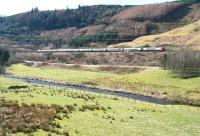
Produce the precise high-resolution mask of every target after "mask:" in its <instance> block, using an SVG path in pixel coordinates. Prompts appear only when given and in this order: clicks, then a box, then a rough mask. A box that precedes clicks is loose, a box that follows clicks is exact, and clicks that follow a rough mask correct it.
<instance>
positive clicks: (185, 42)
mask: <svg viewBox="0 0 200 136" xmlns="http://www.w3.org/2000/svg"><path fill="white" fill-rule="evenodd" d="M199 39H200V20H199V21H196V22H195V23H192V24H190V25H186V26H184V27H180V28H177V29H174V30H171V31H169V32H165V33H163V34H159V35H149V36H143V37H140V38H137V39H136V40H134V41H132V42H127V43H121V44H117V45H112V46H110V47H138V46H161V45H174V46H177V47H191V48H194V49H200V40H199Z"/></svg>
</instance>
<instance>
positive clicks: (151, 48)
mask: <svg viewBox="0 0 200 136" xmlns="http://www.w3.org/2000/svg"><path fill="white" fill-rule="evenodd" d="M137 51H141V52H142V51H143V52H148V51H151V52H153V51H160V52H162V51H165V48H164V47H141V48H85V49H49V50H38V52H137Z"/></svg>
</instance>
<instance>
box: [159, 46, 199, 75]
mask: <svg viewBox="0 0 200 136" xmlns="http://www.w3.org/2000/svg"><path fill="white" fill-rule="evenodd" d="M162 63H163V64H164V67H165V68H166V69H169V70H170V71H171V72H172V74H174V75H176V76H179V77H180V78H190V77H197V76H200V52H195V51H192V50H191V49H183V50H180V51H178V52H175V53H169V54H167V56H165V58H164V62H162Z"/></svg>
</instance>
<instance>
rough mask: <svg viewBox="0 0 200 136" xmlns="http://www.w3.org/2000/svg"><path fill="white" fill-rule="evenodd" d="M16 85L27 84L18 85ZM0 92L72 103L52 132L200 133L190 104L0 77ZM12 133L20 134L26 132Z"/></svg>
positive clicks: (77, 135) (25, 99) (21, 99)
mask: <svg viewBox="0 0 200 136" xmlns="http://www.w3.org/2000/svg"><path fill="white" fill-rule="evenodd" d="M13 86H15V87H14V88H13ZM16 86H18V87H19V86H26V88H21V89H17V88H16ZM0 95H1V98H3V99H5V101H10V100H12V101H18V103H19V104H22V103H25V104H28V105H31V104H43V105H52V104H56V105H59V106H62V107H64V106H65V105H72V106H73V107H74V109H75V110H74V111H73V112H71V113H68V114H67V116H66V113H65V112H61V113H59V114H58V115H57V116H56V117H57V118H55V119H54V120H53V122H54V123H53V124H57V125H56V126H57V127H56V132H55V133H51V135H64V134H63V133H64V132H66V131H67V132H68V133H69V135H73V136H85V135H88V136H93V135H99V136H103V135H109V136H117V135H119V136H121V135H123V136H130V135H132V136H134V135H135V136H138V135H144V136H147V135H148V136H158V135H163V136H164V135H170V136H175V135H185V136H186V135H187V136H190V135H191V136H193V135H198V134H199V133H200V131H199V127H200V126H199V124H200V116H199V112H198V109H197V108H194V107H189V106H171V105H168V106H165V107H164V106H159V105H155V104H149V103H141V102H135V101H130V100H127V99H121V98H118V99H116V98H115V99H114V98H112V97H111V96H110V97H107V98H106V97H103V96H99V95H97V94H91V93H90V94H86V93H81V92H77V91H73V90H68V91H66V90H63V89H60V88H50V89H49V88H44V87H40V86H35V85H31V84H28V83H20V82H16V81H11V80H7V79H5V78H3V77H1V92H0ZM23 105H24V104H23ZM26 107H27V106H26ZM188 109H189V110H188ZM0 112H1V111H0ZM172 132H173V133H172ZM49 133H50V132H48V131H45V130H42V129H38V130H35V131H33V132H31V133H29V134H33V135H34V136H36V135H44V136H45V135H48V134H49ZM12 135H18V136H23V135H25V133H19V132H16V133H14V134H12Z"/></svg>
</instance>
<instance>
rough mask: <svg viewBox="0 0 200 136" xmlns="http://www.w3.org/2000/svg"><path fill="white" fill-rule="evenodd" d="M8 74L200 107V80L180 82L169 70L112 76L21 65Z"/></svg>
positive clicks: (12, 67)
mask: <svg viewBox="0 0 200 136" xmlns="http://www.w3.org/2000/svg"><path fill="white" fill-rule="evenodd" d="M8 72H9V73H11V74H14V75H16V76H21V77H29V78H39V79H45V80H55V81H60V82H64V83H72V84H81V85H85V86H88V85H90V86H95V87H99V88H108V89H112V90H116V91H128V92H133V93H138V94H142V95H147V96H151V97H158V98H167V99H169V100H174V101H177V102H180V103H184V104H196V105H198V104H200V77H197V78H190V79H179V78H177V77H172V76H170V74H169V71H164V70H153V71H152V70H150V71H144V72H138V73H133V74H131V73H129V74H113V73H110V72H90V71H81V70H69V69H62V68H50V67H49V68H48V67H39V68H38V67H28V66H25V65H22V64H18V65H12V66H11V67H9V68H8Z"/></svg>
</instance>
